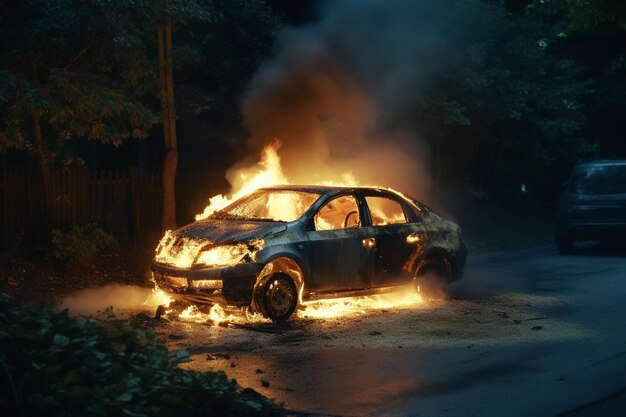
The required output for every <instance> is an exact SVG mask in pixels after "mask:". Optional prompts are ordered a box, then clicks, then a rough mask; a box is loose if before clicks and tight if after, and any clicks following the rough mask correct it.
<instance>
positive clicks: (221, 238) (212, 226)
mask: <svg viewBox="0 0 626 417" xmlns="http://www.w3.org/2000/svg"><path fill="white" fill-rule="evenodd" d="M285 230H287V225H286V224H285V223H279V222H267V221H265V222H264V221H246V220H213V219H206V220H200V221H198V222H195V223H192V224H189V225H187V226H184V227H181V228H180V229H178V230H176V235H178V236H180V237H184V238H187V239H194V240H200V239H202V240H208V241H210V242H212V243H227V242H235V241H246V240H251V239H262V238H265V237H267V236H270V235H275V234H277V233H281V232H284V231H285Z"/></svg>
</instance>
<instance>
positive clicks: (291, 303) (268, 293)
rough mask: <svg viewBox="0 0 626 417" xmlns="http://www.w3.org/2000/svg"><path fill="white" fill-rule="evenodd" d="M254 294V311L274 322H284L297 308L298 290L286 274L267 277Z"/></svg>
mask: <svg viewBox="0 0 626 417" xmlns="http://www.w3.org/2000/svg"><path fill="white" fill-rule="evenodd" d="M257 291H259V293H258V294H255V304H256V309H257V310H260V312H261V314H263V316H265V317H267V318H269V319H270V320H272V321H274V322H284V321H286V320H287V319H289V317H291V315H292V314H293V312H294V311H295V310H296V307H297V306H298V289H297V288H296V284H295V283H294V282H293V280H292V279H291V278H290V277H289V276H288V275H286V274H276V275H272V276H271V277H267V278H266V279H265V280H264V282H263V283H262V285H260V286H259V288H258V289H257Z"/></svg>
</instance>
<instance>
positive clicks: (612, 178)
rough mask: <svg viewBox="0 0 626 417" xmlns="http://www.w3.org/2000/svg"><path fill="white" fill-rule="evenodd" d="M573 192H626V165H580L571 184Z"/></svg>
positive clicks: (597, 193)
mask: <svg viewBox="0 0 626 417" xmlns="http://www.w3.org/2000/svg"><path fill="white" fill-rule="evenodd" d="M569 192H570V193H573V194H591V195H599V194H626V165H598V166H579V167H576V168H575V169H574V172H573V173H572V179H571V180H570V184H569Z"/></svg>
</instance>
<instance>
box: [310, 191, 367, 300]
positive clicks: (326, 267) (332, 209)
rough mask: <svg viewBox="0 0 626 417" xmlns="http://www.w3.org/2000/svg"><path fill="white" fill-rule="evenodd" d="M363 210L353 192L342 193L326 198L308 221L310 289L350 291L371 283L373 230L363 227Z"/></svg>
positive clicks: (318, 290) (314, 290) (317, 290)
mask: <svg viewBox="0 0 626 417" xmlns="http://www.w3.org/2000/svg"><path fill="white" fill-rule="evenodd" d="M363 210H364V208H363V207H361V206H360V204H359V203H358V201H357V199H356V198H355V197H354V195H352V194H347V195H342V196H338V197H334V198H331V199H330V200H329V201H327V202H326V203H325V204H324V205H323V206H322V207H321V208H320V209H319V210H318V211H317V213H316V214H315V216H313V218H312V219H311V221H310V222H309V225H308V231H307V235H308V246H309V247H308V257H309V267H310V270H311V280H310V285H309V288H310V290H311V291H313V292H323V291H341V290H353V289H360V288H367V287H370V286H371V285H372V283H373V277H374V265H375V262H374V259H375V258H374V257H375V253H376V250H375V247H374V246H375V245H374V244H373V242H374V230H373V228H372V227H362V225H361V219H362V215H363Z"/></svg>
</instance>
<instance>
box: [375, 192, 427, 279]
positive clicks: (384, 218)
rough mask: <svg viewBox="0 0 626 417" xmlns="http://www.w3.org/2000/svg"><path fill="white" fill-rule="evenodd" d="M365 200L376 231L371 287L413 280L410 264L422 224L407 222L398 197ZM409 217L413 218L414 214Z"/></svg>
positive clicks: (417, 245)
mask: <svg viewBox="0 0 626 417" xmlns="http://www.w3.org/2000/svg"><path fill="white" fill-rule="evenodd" d="M365 201H366V204H367V207H368V211H369V214H370V218H371V223H372V226H373V228H374V231H375V238H376V266H375V274H374V286H376V287H384V286H390V285H398V284H402V283H406V282H409V281H411V280H412V279H413V271H412V270H411V267H412V261H413V260H414V258H415V257H416V255H417V253H416V252H419V251H420V245H419V239H421V237H422V236H423V233H421V232H420V227H421V223H420V222H419V221H417V222H415V223H409V221H410V220H416V219H408V218H407V217H408V216H407V213H406V211H408V208H405V207H404V204H403V203H401V202H400V201H399V200H398V199H397V198H394V197H393V196H388V195H385V194H381V195H371V196H366V197H365ZM411 217H416V216H415V215H413V216H411Z"/></svg>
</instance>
